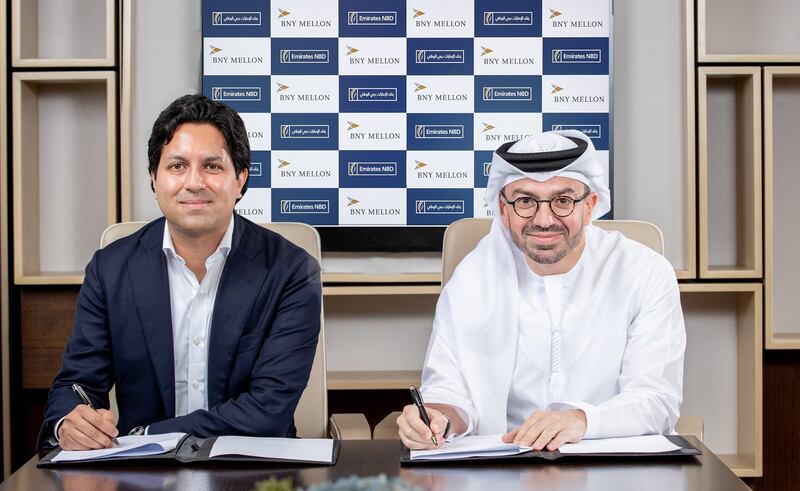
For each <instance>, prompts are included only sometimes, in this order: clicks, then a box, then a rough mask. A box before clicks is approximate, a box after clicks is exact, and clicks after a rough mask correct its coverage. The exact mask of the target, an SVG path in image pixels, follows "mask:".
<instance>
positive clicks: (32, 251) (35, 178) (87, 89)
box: [12, 71, 117, 285]
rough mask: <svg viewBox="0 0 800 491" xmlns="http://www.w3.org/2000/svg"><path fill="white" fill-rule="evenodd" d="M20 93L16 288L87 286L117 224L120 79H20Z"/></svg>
mask: <svg viewBox="0 0 800 491" xmlns="http://www.w3.org/2000/svg"><path fill="white" fill-rule="evenodd" d="M12 90H13V96H12V99H13V103H12V111H13V124H12V126H13V143H14V158H13V173H14V183H13V194H14V278H15V282H16V283H17V284H20V285H37V284H39V285H41V284H80V283H81V282H82V281H83V268H84V266H85V265H86V263H88V261H89V259H90V258H91V255H92V253H93V252H94V251H95V249H97V244H98V239H97V238H98V237H100V234H101V233H102V231H103V230H104V229H105V228H106V227H107V226H108V225H110V224H112V223H115V222H116V220H117V199H116V194H117V193H116V189H117V188H116V182H117V165H116V124H117V115H116V76H115V74H114V72H110V71H85V72H84V71H81V72H17V73H14V75H13V88H12ZM40 114H41V116H42V117H41V118H40ZM65 188H68V189H69V192H63V189H65Z"/></svg>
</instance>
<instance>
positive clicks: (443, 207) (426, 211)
mask: <svg viewBox="0 0 800 491" xmlns="http://www.w3.org/2000/svg"><path fill="white" fill-rule="evenodd" d="M414 209H415V210H416V211H417V214H418V215H463V214H464V210H465V203H464V200H458V199H418V200H416V201H415V203H414Z"/></svg>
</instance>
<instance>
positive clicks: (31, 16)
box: [11, 0, 116, 68]
mask: <svg viewBox="0 0 800 491" xmlns="http://www.w3.org/2000/svg"><path fill="white" fill-rule="evenodd" d="M11 5H12V7H11V60H12V64H13V66H14V67H36V68H44V67H113V66H114V63H115V56H114V52H115V50H114V36H115V32H116V29H115V20H114V19H115V16H116V12H115V2H114V1H113V0H68V1H64V0H12V4H11Z"/></svg>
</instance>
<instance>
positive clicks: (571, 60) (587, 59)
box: [551, 49, 603, 64]
mask: <svg viewBox="0 0 800 491" xmlns="http://www.w3.org/2000/svg"><path fill="white" fill-rule="evenodd" d="M551 60H552V62H553V63H564V64H587V63H602V62H603V54H602V51H601V50H599V49H554V50H552V53H551Z"/></svg>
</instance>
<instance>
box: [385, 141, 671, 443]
mask: <svg viewBox="0 0 800 491" xmlns="http://www.w3.org/2000/svg"><path fill="white" fill-rule="evenodd" d="M603 174H604V172H603V167H602V166H601V165H600V164H599V163H598V162H597V159H596V157H595V151H594V146H593V145H592V142H591V141H590V140H589V139H588V138H587V137H586V136H584V135H583V134H582V133H580V132H578V131H574V130H570V131H554V132H547V133H543V134H539V135H535V136H532V137H529V138H526V139H524V140H520V141H518V142H511V143H507V144H504V145H502V146H501V147H500V148H498V149H497V151H496V153H495V155H494V158H493V161H492V169H491V173H490V175H489V183H488V186H487V189H486V201H487V202H488V203H489V204H490V206H492V207H493V208H494V211H495V218H494V221H493V223H492V227H491V231H490V232H489V234H488V235H487V236H486V237H485V238H483V239H482V240H481V242H480V243H479V244H478V246H477V247H476V248H475V250H474V251H472V252H471V253H470V254H469V255H468V256H467V257H466V258H464V260H463V261H462V262H461V264H459V266H458V267H457V268H456V270H455V272H454V274H453V277H452V278H451V279H450V281H449V282H448V283H447V285H446V287H445V288H444V289H443V291H442V294H441V296H440V298H439V302H438V305H437V307H436V317H435V319H434V321H433V333H432V335H431V339H430V344H429V346H428V353H427V356H426V359H425V367H424V369H423V371H422V391H421V392H422V395H423V398H424V400H425V402H426V404H425V406H426V408H427V411H428V414H429V416H430V421H431V424H430V427H428V426H426V425H425V424H424V423H423V422H422V420H421V419H420V416H419V412H418V411H417V409H416V407H414V406H413V405H409V406H406V407H405V408H404V410H403V413H402V414H401V415H400V417H399V418H398V419H397V423H398V425H399V433H400V437H401V439H402V440H403V443H405V445H406V446H408V447H409V448H411V449H428V448H433V447H434V446H435V445H434V443H433V442H432V439H431V436H432V435H435V436H436V437H437V441H438V444H439V445H442V443H443V442H444V441H445V438H447V439H450V440H452V439H454V438H458V437H459V436H462V435H469V434H472V435H491V434H503V440H504V441H506V442H513V443H516V444H519V445H526V446H532V447H533V448H534V449H536V450H541V449H547V450H555V449H557V448H558V447H560V446H561V445H562V444H564V443H568V442H569V443H571V442H578V441H580V440H581V439H588V438H610V437H622V436H634V435H644V434H658V433H662V434H666V433H669V432H671V431H672V430H673V428H674V426H675V423H676V421H677V420H678V412H679V408H680V404H681V398H682V386H683V353H684V348H685V346H686V333H685V330H684V324H683V314H682V312H681V305H680V295H679V292H678V283H677V281H676V278H675V272H674V270H673V268H672V266H671V265H670V263H669V262H668V261H667V260H666V259H665V258H664V257H663V256H661V255H660V254H658V253H656V252H654V251H653V250H651V249H649V248H647V247H645V246H644V245H641V244H639V243H637V242H634V241H632V240H630V239H627V238H625V237H624V236H623V235H622V234H620V233H618V232H607V231H604V230H601V229H600V228H598V227H595V226H593V225H591V220H592V219H593V218H598V217H600V216H602V215H604V214H605V213H607V212H608V211H609V209H610V202H611V193H610V192H609V189H608V186H607V184H606V181H605V179H604V176H603Z"/></svg>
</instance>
